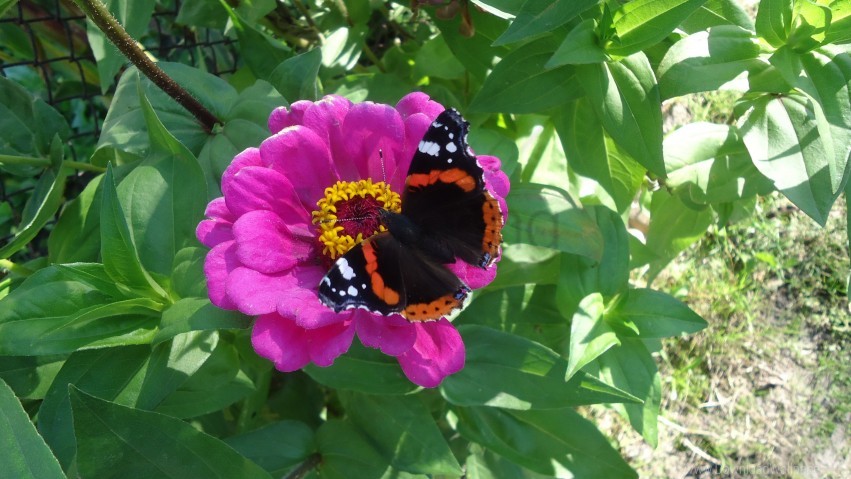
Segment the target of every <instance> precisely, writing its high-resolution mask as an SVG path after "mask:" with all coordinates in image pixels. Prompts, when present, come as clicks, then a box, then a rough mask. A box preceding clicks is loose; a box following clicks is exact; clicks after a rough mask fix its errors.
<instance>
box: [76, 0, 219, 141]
mask: <svg viewBox="0 0 851 479" xmlns="http://www.w3.org/2000/svg"><path fill="white" fill-rule="evenodd" d="M74 2H75V3H76V4H77V5H79V6H80V8H81V9H82V10H83V12H85V14H86V16H88V17H89V18H90V19H91V20H92V22H94V24H95V25H97V27H98V28H99V29H100V30H101V31H102V32H103V33H104V35H106V37H107V38H108V39H109V41H110V42H112V44H113V45H115V46H116V47H117V48H118V50H119V51H121V53H122V54H124V56H125V57H127V59H128V60H130V61H131V62H132V63H133V64H134V65H136V68H138V69H139V71H141V72H142V73H144V74H145V76H146V77H148V78H149V79H150V80H151V81H152V82H154V84H155V85H157V86H158V87H160V89H162V91H164V92H166V93H167V94H168V96H170V97H172V98H174V100H175V101H176V102H177V103H179V104H180V105H181V106H182V107H183V108H186V110H188V111H189V112H190V113H192V114H193V115H194V116H195V118H196V119H198V121H199V122H200V123H201V125H203V126H204V128H206V129H207V131H208V132H210V131H213V127H214V126H215V125H216V123H221V121H220V120H219V119H218V118H216V116H215V115H213V113H211V112H210V110H208V109H207V108H206V107H204V105H202V104H201V103H200V102H199V101H198V100H196V99H195V97H193V96H192V95H191V94H190V93H189V92H188V91H186V90H184V89H183V87H181V86H180V85H178V84H177V82H175V81H174V80H172V79H171V77H170V76H168V75H167V74H166V73H165V72H164V71H163V70H162V69H161V68H160V67H158V66H157V64H156V63H154V62H153V61H152V60H151V59H150V58H148V56H147V55H145V52H144V51H143V50H142V49H141V48H140V47H139V45H138V44H137V43H136V41H135V40H133V38H132V37H131V36H130V35H129V34H128V33H127V31H126V30H124V27H122V26H121V24H120V23H118V20H116V19H115V17H113V16H112V14H111V13H110V12H109V10H107V8H106V5H104V4H103V2H102V1H101V0H74Z"/></svg>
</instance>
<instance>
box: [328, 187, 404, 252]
mask: <svg viewBox="0 0 851 479" xmlns="http://www.w3.org/2000/svg"><path fill="white" fill-rule="evenodd" d="M367 196H370V197H372V198H374V199H375V200H376V201H377V202H378V203H379V207H380V208H381V209H385V210H389V211H392V212H394V213H399V212H400V211H401V210H402V199H401V198H400V197H399V194H398V193H396V192H394V191H392V190H391V189H390V186H389V185H387V184H386V183H384V182H383V181H380V182H378V183H373V182H372V180H370V179H366V180H360V181H338V182H337V183H335V184H334V185H332V186H329V187H328V188H325V196H324V197H323V198H321V199H320V200H319V201H317V202H316V207H317V209H316V210H315V211H313V213H312V217H313V224H315V225H317V228H318V230H319V243H320V244H321V245H322V253H323V254H324V255H326V256H328V257H329V258H331V259H336V258H338V257H340V256H342V255H343V254H345V253H346V252H347V251H349V250H350V249H352V247H354V246H355V245H356V244H358V243H360V242H361V241H363V240H364V239H366V238H365V237H364V235H363V233H358V234H357V237H354V238H353V237H352V236H351V235H348V234H346V233H344V231H345V228H344V227H343V226H341V225H340V221H345V220H354V219H355V218H338V217H337V213H338V210H337V206H338V205H339V204H340V203H341V202H344V201H348V200H351V199H352V198H355V197H360V198H366V197H367ZM376 214H377V212H376ZM358 219H362V218H358ZM386 230H387V228H385V227H384V225H379V226H378V229H377V230H376V231H373V232H371V233H370V235H369V236H371V235H373V234H375V233H378V232H381V231H386ZM367 237H368V236H367Z"/></svg>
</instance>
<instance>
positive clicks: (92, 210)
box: [47, 172, 117, 263]
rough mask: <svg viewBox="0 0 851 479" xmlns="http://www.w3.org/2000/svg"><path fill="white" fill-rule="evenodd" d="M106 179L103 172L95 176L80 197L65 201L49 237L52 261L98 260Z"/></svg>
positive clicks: (48, 242) (49, 251)
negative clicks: (101, 212) (102, 196)
mask: <svg viewBox="0 0 851 479" xmlns="http://www.w3.org/2000/svg"><path fill="white" fill-rule="evenodd" d="M116 173H117V172H116ZM102 180H103V175H98V176H96V177H94V178H92V179H91V180H90V181H89V182H88V184H87V185H86V188H85V189H83V192H82V193H80V195H79V196H78V197H77V198H74V199H73V200H71V201H70V202H67V203H65V207H64V208H63V209H62V213H61V215H60V216H59V221H57V222H56V225H54V226H53V231H51V232H50V236H49V237H48V238H47V251H48V253H49V259H50V262H51V263H74V262H77V261H97V260H98V257H99V255H100V204H101V201H102V200H101V188H100V184H101V181H102Z"/></svg>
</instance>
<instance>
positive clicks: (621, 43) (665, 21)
mask: <svg viewBox="0 0 851 479" xmlns="http://www.w3.org/2000/svg"><path fill="white" fill-rule="evenodd" d="M704 2H706V0H635V1H632V2H629V3H626V4H624V5H622V6H621V8H619V9H618V10H616V11H615V12H614V23H613V26H614V29H615V34H616V36H615V37H614V38H613V39H612V40H611V41H610V42H609V44H607V45H606V51H607V52H608V53H609V54H611V55H618V56H623V57H626V56H630V55H632V54H634V53H637V52H639V51H641V50H644V49H645V48H648V47H651V46H653V45H655V44H657V43H659V42H660V41H662V40H663V39H664V38H665V37H667V36H668V35H669V34H670V33H671V32H673V31H674V29H675V28H677V26H679V24H680V23H681V22H682V21H683V20H685V19H686V18H688V17H689V16H690V15H691V14H692V13H694V12H695V11H696V10H697V9H698V8H700V6H701V5H703V3H704Z"/></svg>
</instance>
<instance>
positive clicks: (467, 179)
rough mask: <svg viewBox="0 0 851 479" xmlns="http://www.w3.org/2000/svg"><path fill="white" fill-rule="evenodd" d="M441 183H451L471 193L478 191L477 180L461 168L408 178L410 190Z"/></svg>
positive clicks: (432, 171)
mask: <svg viewBox="0 0 851 479" xmlns="http://www.w3.org/2000/svg"><path fill="white" fill-rule="evenodd" d="M438 181H440V182H441V183H451V184H453V185H456V186H458V187H459V188H461V189H462V190H464V191H465V192H467V193H469V192H471V191H473V190H474V189H476V180H475V179H474V178H473V177H472V176H470V174H469V173H467V172H466V171H464V170H462V169H461V168H452V169H449V170H431V171H430V172H428V173H414V174H412V175H410V176H408V180H407V186H408V188H422V187H424V186H428V185H432V184H434V183H437V182H438Z"/></svg>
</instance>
